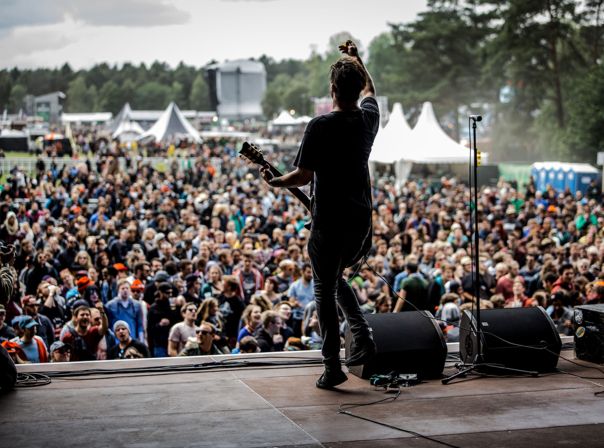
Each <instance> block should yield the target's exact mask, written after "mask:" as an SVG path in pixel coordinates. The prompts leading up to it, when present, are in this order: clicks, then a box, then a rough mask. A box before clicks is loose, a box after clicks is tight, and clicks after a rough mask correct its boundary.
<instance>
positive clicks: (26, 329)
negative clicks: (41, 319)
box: [14, 316, 48, 363]
mask: <svg viewBox="0 0 604 448" xmlns="http://www.w3.org/2000/svg"><path fill="white" fill-rule="evenodd" d="M16 323H17V326H18V327H19V328H20V329H21V330H22V332H23V333H22V335H21V336H19V337H18V338H16V339H15V340H14V342H16V343H17V344H19V346H20V347H21V350H23V353H24V354H25V356H26V357H27V362H30V363H43V362H48V349H47V348H46V344H45V343H44V340H43V339H42V338H41V337H40V336H36V328H37V327H38V326H39V324H38V322H36V321H35V320H34V318H33V317H31V316H23V317H22V318H21V319H19V320H17V322H16Z"/></svg>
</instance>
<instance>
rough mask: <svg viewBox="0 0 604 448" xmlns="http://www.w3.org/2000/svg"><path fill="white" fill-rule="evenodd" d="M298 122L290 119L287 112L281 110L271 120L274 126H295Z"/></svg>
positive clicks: (292, 118)
mask: <svg viewBox="0 0 604 448" xmlns="http://www.w3.org/2000/svg"><path fill="white" fill-rule="evenodd" d="M299 123H300V122H299V121H298V120H297V119H296V118H294V117H292V116H291V115H290V113H289V112H287V111H286V110H282V111H281V113H280V114H279V115H278V116H277V118H275V119H274V120H273V125H274V126H296V125H297V124H299Z"/></svg>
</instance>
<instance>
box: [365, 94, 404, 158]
mask: <svg viewBox="0 0 604 448" xmlns="http://www.w3.org/2000/svg"><path fill="white" fill-rule="evenodd" d="M411 132H412V131H411V127H409V123H407V119H406V118H405V115H404V114H403V106H402V105H401V103H395V104H394V106H393V107H392V112H391V113H390V120H388V123H387V124H386V126H384V127H383V128H381V129H380V130H379V131H378V133H377V135H376V136H375V141H374V142H373V149H372V150H371V155H370V156H369V161H370V162H378V163H394V162H397V161H399V160H401V159H402V158H403V157H404V152H403V148H405V147H406V146H407V142H408V141H409V137H410V135H411Z"/></svg>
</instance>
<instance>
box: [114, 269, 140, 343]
mask: <svg viewBox="0 0 604 448" xmlns="http://www.w3.org/2000/svg"><path fill="white" fill-rule="evenodd" d="M117 291H118V292H117V297H115V298H114V299H112V300H110V301H109V302H107V304H106V305H105V309H106V310H107V318H108V319H109V326H112V325H113V324H115V322H117V321H118V320H122V321H126V322H127V323H128V328H129V329H130V331H131V334H132V335H133V336H134V337H135V338H136V339H138V340H139V341H144V340H145V326H144V324H143V312H142V309H141V304H140V303H139V302H138V301H136V300H134V299H133V298H132V295H131V293H130V283H129V282H128V280H126V279H125V278H123V279H120V280H119V281H118V290H117Z"/></svg>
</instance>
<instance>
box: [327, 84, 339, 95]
mask: <svg viewBox="0 0 604 448" xmlns="http://www.w3.org/2000/svg"><path fill="white" fill-rule="evenodd" d="M337 91H338V89H337V88H336V86H335V84H334V83H333V82H330V83H329V93H330V94H331V96H332V97H335V96H336V92H337Z"/></svg>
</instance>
